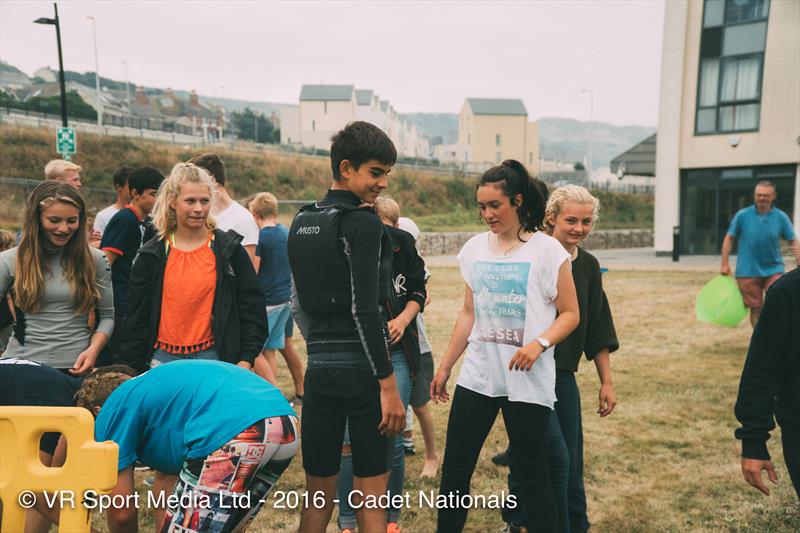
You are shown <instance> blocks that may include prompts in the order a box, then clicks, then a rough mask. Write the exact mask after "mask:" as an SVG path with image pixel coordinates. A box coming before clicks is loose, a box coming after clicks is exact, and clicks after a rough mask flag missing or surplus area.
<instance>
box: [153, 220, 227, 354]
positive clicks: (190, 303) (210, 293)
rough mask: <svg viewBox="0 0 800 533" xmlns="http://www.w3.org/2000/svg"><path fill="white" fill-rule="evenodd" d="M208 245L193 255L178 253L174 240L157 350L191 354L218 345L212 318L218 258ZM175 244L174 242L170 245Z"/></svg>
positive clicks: (211, 236)
mask: <svg viewBox="0 0 800 533" xmlns="http://www.w3.org/2000/svg"><path fill="white" fill-rule="evenodd" d="M212 239H213V234H212V235H210V236H209V240H208V242H207V243H206V244H205V245H203V246H200V247H199V248H196V249H194V250H192V251H190V252H185V251H183V250H178V249H177V248H175V246H174V238H173V237H172V236H170V239H169V240H168V241H167V243H166V244H165V246H167V247H168V248H172V249H171V250H168V252H169V256H168V257H167V266H166V268H165V270H164V286H163V289H162V292H161V321H160V322H159V325H158V341H157V342H156V346H155V347H156V348H158V349H161V350H164V351H165V352H169V353H172V354H190V353H194V352H199V351H201V350H206V349H208V348H210V347H211V346H213V345H214V335H213V334H212V331H211V315H212V309H213V306H214V293H215V292H216V285H217V258H216V256H215V255H214V251H213V250H212V249H211V241H212ZM170 241H172V242H170Z"/></svg>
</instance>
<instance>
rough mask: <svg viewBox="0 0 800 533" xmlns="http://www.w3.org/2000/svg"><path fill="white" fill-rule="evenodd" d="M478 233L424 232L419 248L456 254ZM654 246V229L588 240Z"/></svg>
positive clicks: (603, 245)
mask: <svg viewBox="0 0 800 533" xmlns="http://www.w3.org/2000/svg"><path fill="white" fill-rule="evenodd" d="M474 235H476V233H469V232H461V233H422V234H420V236H419V239H417V250H418V251H419V253H420V255H421V256H423V257H426V256H434V255H456V254H457V253H458V252H459V250H461V247H462V246H464V244H465V243H466V242H467V241H468V240H469V239H470V238H471V237H472V236H474ZM650 246H653V231H652V230H644V229H632V230H597V231H593V232H592V233H591V234H590V235H589V238H588V239H587V240H586V243H585V248H586V249H587V250H605V249H612V248H646V247H650Z"/></svg>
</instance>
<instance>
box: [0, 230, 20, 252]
mask: <svg viewBox="0 0 800 533" xmlns="http://www.w3.org/2000/svg"><path fill="white" fill-rule="evenodd" d="M16 242H17V238H16V237H15V236H14V234H13V233H11V232H10V231H8V230H7V229H0V252H3V251H5V250H8V249H9V248H13V247H14V243H16Z"/></svg>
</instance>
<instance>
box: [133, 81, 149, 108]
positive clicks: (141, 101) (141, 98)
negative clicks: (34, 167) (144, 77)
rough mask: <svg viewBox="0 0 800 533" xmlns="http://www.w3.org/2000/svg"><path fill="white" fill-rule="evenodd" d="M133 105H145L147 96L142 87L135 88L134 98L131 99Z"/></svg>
mask: <svg viewBox="0 0 800 533" xmlns="http://www.w3.org/2000/svg"><path fill="white" fill-rule="evenodd" d="M133 103H134V104H136V105H147V95H146V94H144V87H142V86H141V85H137V86H136V96H135V98H134V99H133Z"/></svg>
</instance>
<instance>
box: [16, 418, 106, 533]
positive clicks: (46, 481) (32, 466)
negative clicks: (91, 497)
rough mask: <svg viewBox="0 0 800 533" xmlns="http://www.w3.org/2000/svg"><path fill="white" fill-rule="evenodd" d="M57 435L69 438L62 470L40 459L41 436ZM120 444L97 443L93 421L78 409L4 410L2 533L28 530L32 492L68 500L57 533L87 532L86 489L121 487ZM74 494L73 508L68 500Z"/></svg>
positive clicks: (88, 528)
mask: <svg viewBox="0 0 800 533" xmlns="http://www.w3.org/2000/svg"><path fill="white" fill-rule="evenodd" d="M49 431H55V432H59V433H62V434H63V435H64V437H65V438H66V439H67V459H66V462H65V463H64V466H63V467H60V468H49V467H46V466H44V465H43V464H42V462H41V460H40V459H39V441H40V439H41V436H42V433H45V432H49ZM118 451H119V450H118V448H117V445H116V444H114V443H113V442H110V441H109V442H95V440H94V418H92V415H91V413H89V411H87V410H86V409H82V408H78V407H5V406H4V407H0V499H2V501H3V522H2V524H3V525H2V533H18V532H20V531H22V530H23V529H24V524H25V509H24V508H23V507H22V506H23V505H25V506H26V507H30V501H31V500H30V494H29V493H28V494H25V495H24V496H21V494H23V493H25V492H26V491H32V492H33V493H37V494H36V496H37V497H42V494H41V493H44V494H45V495H47V496H48V497H50V498H53V497H55V498H56V502H58V494H61V495H62V496H65V497H66V498H67V499H66V500H64V501H65V505H64V506H63V507H62V509H61V517H60V525H59V531H67V532H70V533H72V532H76V533H79V532H88V531H89V530H90V513H89V510H88V509H87V508H86V507H85V506H84V505H82V504H81V501H82V499H83V494H84V492H85V491H87V490H93V491H97V493H98V494H103V493H108V492H110V491H111V489H112V488H114V486H115V485H116V484H117V454H118ZM71 494H74V497H75V498H74V502H75V504H74V505H71V504H70V503H69V496H70V495H71Z"/></svg>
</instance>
